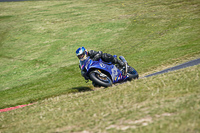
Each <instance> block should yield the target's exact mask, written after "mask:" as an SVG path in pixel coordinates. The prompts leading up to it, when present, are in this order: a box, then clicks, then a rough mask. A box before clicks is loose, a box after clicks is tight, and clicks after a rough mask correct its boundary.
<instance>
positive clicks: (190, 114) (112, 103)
mask: <svg viewBox="0 0 200 133" xmlns="http://www.w3.org/2000/svg"><path fill="white" fill-rule="evenodd" d="M199 68H200V66H194V67H191V68H187V69H184V70H179V71H176V72H170V73H169V74H163V75H158V76H154V77H150V78H144V79H140V80H136V81H132V82H129V83H127V84H126V85H124V84H122V85H118V86H115V87H112V88H108V89H96V90H95V91H88V92H82V93H76V94H68V95H61V96H57V97H52V98H48V99H46V100H43V101H40V102H37V103H36V104H34V105H31V106H29V107H25V108H23V109H18V110H14V111H10V112H5V113H2V114H1V130H2V132H4V131H5V132H6V131H9V132H83V131H85V132H121V131H125V132H199V131H200V129H199V123H200V119H199V109H200V106H199V102H200V101H199V93H200V92H199V84H200V82H199V74H200V71H199V70H200V69H199Z"/></svg>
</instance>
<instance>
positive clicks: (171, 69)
mask: <svg viewBox="0 0 200 133" xmlns="http://www.w3.org/2000/svg"><path fill="white" fill-rule="evenodd" d="M198 64H200V58H198V59H195V60H192V61H189V62H186V63H183V64H181V65H178V66H175V67H171V68H168V69H165V70H162V71H160V72H156V73H153V74H149V75H147V76H144V77H146V78H147V77H151V76H155V75H158V74H163V73H167V72H170V71H175V70H178V69H182V68H186V67H190V66H195V65H198ZM144 77H142V78H144Z"/></svg>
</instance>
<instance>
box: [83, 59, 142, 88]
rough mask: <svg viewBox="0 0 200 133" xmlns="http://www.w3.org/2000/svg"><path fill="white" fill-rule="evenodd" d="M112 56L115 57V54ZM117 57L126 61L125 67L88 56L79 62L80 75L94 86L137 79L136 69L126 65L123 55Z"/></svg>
mask: <svg viewBox="0 0 200 133" xmlns="http://www.w3.org/2000/svg"><path fill="white" fill-rule="evenodd" d="M114 57H115V58H117V56H116V55H114ZM119 59H120V60H121V61H123V62H124V63H126V68H121V67H120V66H119V65H114V64H112V63H111V62H104V61H103V60H102V59H99V60H98V61H93V60H92V59H90V57H89V56H88V57H87V58H86V59H85V60H84V61H81V62H80V68H81V75H82V76H83V77H84V78H85V79H86V80H87V81H89V80H91V81H92V84H93V86H94V87H101V86H103V87H109V86H112V84H115V83H121V82H125V81H128V80H132V79H137V78H138V77H139V75H138V73H137V71H136V70H135V69H134V68H133V67H131V66H129V65H128V63H127V61H126V59H125V58H124V57H123V56H120V57H119ZM123 69H124V70H125V71H123ZM123 73H125V74H123Z"/></svg>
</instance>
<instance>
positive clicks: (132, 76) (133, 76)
mask: <svg viewBox="0 0 200 133" xmlns="http://www.w3.org/2000/svg"><path fill="white" fill-rule="evenodd" d="M128 75H129V80H132V79H138V78H139V75H138V73H137V71H136V70H135V69H134V68H133V67H131V66H128Z"/></svg>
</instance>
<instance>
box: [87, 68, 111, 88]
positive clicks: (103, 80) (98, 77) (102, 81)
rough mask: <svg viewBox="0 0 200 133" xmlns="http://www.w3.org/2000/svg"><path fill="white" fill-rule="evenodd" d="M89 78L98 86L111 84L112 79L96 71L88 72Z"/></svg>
mask: <svg viewBox="0 0 200 133" xmlns="http://www.w3.org/2000/svg"><path fill="white" fill-rule="evenodd" d="M89 76H90V79H91V80H92V81H93V82H94V83H95V84H96V85H99V86H103V87H109V86H112V80H111V79H110V78H109V76H107V75H105V74H103V73H102V74H101V73H100V72H98V73H97V72H96V71H92V72H90V74H89Z"/></svg>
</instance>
